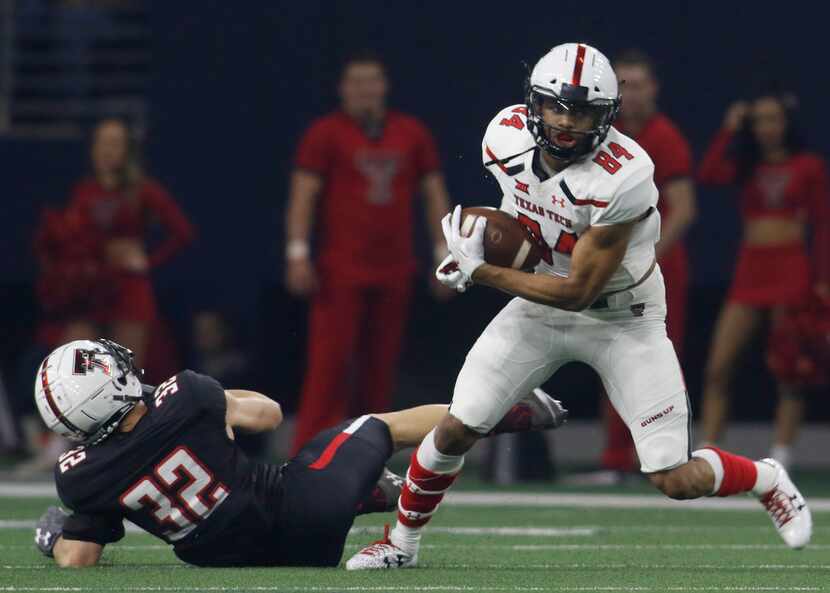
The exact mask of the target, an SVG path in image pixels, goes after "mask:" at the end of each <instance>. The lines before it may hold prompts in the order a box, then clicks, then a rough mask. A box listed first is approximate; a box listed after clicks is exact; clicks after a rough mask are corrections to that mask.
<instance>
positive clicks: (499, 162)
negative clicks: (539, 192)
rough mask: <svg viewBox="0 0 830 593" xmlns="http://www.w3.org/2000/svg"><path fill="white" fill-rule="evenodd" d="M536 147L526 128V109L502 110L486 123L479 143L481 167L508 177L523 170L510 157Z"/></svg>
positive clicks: (519, 107)
mask: <svg viewBox="0 0 830 593" xmlns="http://www.w3.org/2000/svg"><path fill="white" fill-rule="evenodd" d="M535 146H536V143H535V142H534V140H533V136H531V135H530V132H529V131H528V129H527V108H526V107H525V106H524V105H511V106H510V107H506V108H505V109H502V110H501V111H499V112H498V113H497V114H496V117H494V118H493V119H492V121H490V124H489V125H488V126H487V131H486V132H485V133H484V140H483V141H482V143H481V160H482V162H483V163H484V166H485V167H488V168H489V167H493V168H494V169H495V168H499V169H501V170H502V171H503V172H505V173H507V174H508V175H511V176H512V175H516V174H518V173H520V172H521V170H522V169H523V168H524V166H523V165H521V163H519V161H518V159H517V160H516V161H515V162H511V160H512V158H513V157H516V156H518V155H520V154H524V153H526V152H527V151H529V150H531V149H532V148H534V147H535Z"/></svg>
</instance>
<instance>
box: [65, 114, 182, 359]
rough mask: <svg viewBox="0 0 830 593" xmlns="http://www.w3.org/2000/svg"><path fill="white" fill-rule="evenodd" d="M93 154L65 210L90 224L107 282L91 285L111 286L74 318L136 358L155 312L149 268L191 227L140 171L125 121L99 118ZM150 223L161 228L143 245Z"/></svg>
mask: <svg viewBox="0 0 830 593" xmlns="http://www.w3.org/2000/svg"><path fill="white" fill-rule="evenodd" d="M91 157H92V175H91V176H90V177H88V178H85V179H83V180H81V181H80V182H79V183H78V184H77V185H76V186H75V188H74V191H73V192H72V198H71V201H70V204H69V207H68V210H69V215H70V216H78V217H79V218H80V220H81V221H82V222H83V224H85V225H86V226H87V227H88V228H90V229H91V230H90V231H89V235H90V236H91V237H94V240H95V241H96V242H97V244H96V255H97V256H98V257H99V258H102V259H99V260H98V262H97V263H99V264H100V265H102V266H103V268H104V270H105V271H104V273H105V274H106V275H107V276H108V278H109V280H110V282H109V283H108V285H107V286H99V285H97V283H96V285H94V286H89V288H90V289H92V290H93V291H106V292H108V293H109V294H101V295H99V298H100V299H101V301H102V303H101V306H90V307H88V308H87V309H86V311H84V313H83V314H82V315H80V318H81V319H83V320H84V321H86V322H89V323H91V324H92V325H94V326H95V327H96V328H100V329H98V331H97V332H96V333H100V332H101V331H104V332H105V333H106V334H107V336H108V337H111V338H112V339H114V340H115V341H116V342H119V343H120V344H124V345H125V346H127V347H129V348H131V349H132V350H133V352H135V354H136V359H137V360H138V361H139V364H141V363H142V362H143V361H144V353H145V349H146V345H147V341H148V339H149V332H150V329H151V327H152V324H153V323H154V322H155V321H156V318H157V310H156V300H155V295H154V292H153V286H152V283H151V280H150V272H151V270H152V269H153V268H155V267H157V266H159V265H161V264H163V263H164V262H166V261H167V260H169V259H170V258H171V257H172V256H173V255H175V254H176V253H177V252H178V251H180V250H181V249H182V248H183V247H184V246H186V245H187V244H188V243H190V242H191V241H192V240H193V238H194V235H195V233H194V229H193V226H192V225H191V224H190V222H189V221H188V219H187V217H186V216H185V215H184V214H183V212H182V211H181V209H180V208H179V206H178V205H177V204H176V202H175V201H174V199H173V198H172V197H171V196H170V194H169V193H168V192H167V190H166V189H165V188H164V187H163V186H162V185H161V184H160V183H159V182H158V181H156V180H154V179H152V178H150V177H148V176H146V175H145V174H144V172H143V171H142V169H141V166H140V163H139V158H138V147H137V146H136V141H135V139H134V138H133V137H132V132H131V130H130V129H129V127H128V126H127V124H126V123H125V122H123V121H121V120H118V119H105V120H103V121H101V122H100V123H99V124H98V125H97V126H96V128H95V130H94V132H93V137H92V151H91ZM155 223H160V224H161V225H162V226H163V227H164V229H165V231H166V234H167V236H166V238H165V239H164V240H163V241H162V242H161V243H160V244H158V245H156V246H155V247H154V248H153V249H152V250H148V248H147V244H146V242H147V235H148V233H149V231H150V229H151V225H153V224H155ZM86 337H93V338H94V337H96V336H86ZM67 339H69V338H67V337H64V338H63V340H67Z"/></svg>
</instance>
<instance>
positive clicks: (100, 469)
mask: <svg viewBox="0 0 830 593" xmlns="http://www.w3.org/2000/svg"><path fill="white" fill-rule="evenodd" d="M225 415H226V400H225V392H224V389H223V388H222V386H221V385H220V384H219V383H218V382H217V381H215V380H214V379H212V378H210V377H207V376H205V375H200V374H197V373H194V372H192V371H184V372H182V373H179V374H177V375H176V376H174V377H172V378H170V379H169V380H167V381H165V382H164V383H162V384H161V385H159V387H158V388H157V389H156V391H155V393H154V394H153V398H152V400H151V401H150V403H149V405H148V411H147V413H146V414H145V415H144V416H143V417H142V418H141V419H140V420H139V421H138V423H137V424H136V425H135V427H134V429H133V430H132V431H130V432H125V433H122V432H115V433H113V434H112V435H111V436H110V437H108V438H107V439H106V440H104V441H102V442H101V443H99V444H97V445H93V446H85V447H78V448H75V449H72V450H70V451H67V452H66V453H64V454H63V455H62V456H61V457H60V458H59V459H58V463H57V464H56V466H55V482H56V484H57V489H58V494H59V496H60V498H61V500H62V501H63V502H64V504H65V505H66V506H68V507H69V508H70V509H72V510H73V511H74V514H73V515H72V516H71V517H70V518H69V519H68V520H67V522H66V525H65V527H64V537H66V538H67V539H77V540H83V541H93V542H97V543H100V544H106V543H110V542H114V541H118V540H119V539H121V537H123V535H124V528H123V519H125V518H126V519H129V520H130V521H132V522H133V523H135V524H136V525H138V526H139V527H141V528H142V529H144V530H146V531H148V532H149V533H151V534H153V535H155V536H156V537H159V538H161V539H163V540H164V541H166V542H168V543H171V544H174V545H176V546H177V547H178V546H180V545H184V546H189V545H192V544H193V543H194V542H196V541H210V540H211V539H214V538H216V537H217V536H219V535H221V533H222V532H223V530H225V529H226V528H227V527H228V526H229V525H231V524H232V523H233V522H235V521H238V520H241V519H242V515H245V517H244V519H245V521H246V522H250V521H252V520H256V518H257V516H258V515H259V513H260V512H261V510H262V507H263V505H264V504H273V503H275V502H277V501H276V500H275V497H276V498H277V499H278V497H279V492H278V488H276V487H272V486H276V484H277V483H278V478H279V476H278V474H277V473H276V472H274V471H265V470H266V469H267V466H266V467H262V466H257V465H254V464H252V463H250V462H249V461H248V459H247V458H246V457H245V455H244V454H243V453H242V451H241V450H240V449H239V448H238V447H237V446H236V444H235V443H234V442H233V441H232V440H231V439H230V438H229V437H228V436H227V434H226V432H225ZM258 476H262V477H259V478H258ZM263 482H266V483H263ZM249 515H250V516H249Z"/></svg>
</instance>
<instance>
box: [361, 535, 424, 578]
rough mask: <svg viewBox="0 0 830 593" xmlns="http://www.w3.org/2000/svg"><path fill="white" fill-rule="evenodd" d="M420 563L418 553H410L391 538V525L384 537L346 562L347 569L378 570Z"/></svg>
mask: <svg viewBox="0 0 830 593" xmlns="http://www.w3.org/2000/svg"><path fill="white" fill-rule="evenodd" d="M417 564H418V554H417V553H416V554H408V553H406V552H404V551H403V550H402V549H400V548H399V547H398V546H396V545H395V544H393V543H392V542H391V541H390V540H389V525H387V526H386V527H385V528H384V531H383V539H380V540H378V541H376V542H375V543H373V544H370V545H368V546H366V547H365V548H363V549H362V550H360V551H359V552H358V553H357V554H355V555H354V556H352V557H351V558H349V560H348V561H347V562H346V570H378V569H382V568H412V567H414V566H416V565H417Z"/></svg>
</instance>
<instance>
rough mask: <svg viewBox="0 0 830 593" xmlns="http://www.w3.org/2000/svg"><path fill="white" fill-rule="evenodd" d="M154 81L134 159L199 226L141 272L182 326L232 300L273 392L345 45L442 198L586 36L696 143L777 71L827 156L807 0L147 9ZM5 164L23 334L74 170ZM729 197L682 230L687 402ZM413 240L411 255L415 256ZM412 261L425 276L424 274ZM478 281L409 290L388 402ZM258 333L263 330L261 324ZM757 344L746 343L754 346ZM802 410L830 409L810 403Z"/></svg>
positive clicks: (467, 191) (462, 312) (435, 378)
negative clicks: (36, 268)
mask: <svg viewBox="0 0 830 593" xmlns="http://www.w3.org/2000/svg"><path fill="white" fill-rule="evenodd" d="M152 6H153V8H152V21H151V24H152V31H153V55H154V57H153V79H152V84H151V90H150V96H149V100H150V119H149V122H148V124H149V125H148V130H147V139H146V144H145V153H146V156H147V162H148V165H149V169H150V171H151V172H152V174H153V175H155V176H157V177H159V178H160V179H161V180H162V181H163V182H164V183H165V184H166V185H167V186H168V187H169V188H170V189H171V190H172V192H173V193H174V195H176V196H177V198H178V199H179V201H180V203H181V204H182V205H183V207H184V208H185V209H186V210H187V211H188V213H189V214H190V215H191V217H192V218H193V220H194V222H195V223H196V224H197V225H198V227H199V229H200V239H199V241H198V244H197V245H196V246H195V247H194V248H191V249H190V250H188V252H187V253H186V254H185V255H183V256H182V257H180V258H179V259H177V260H176V261H175V262H173V263H171V264H170V265H168V266H167V267H165V268H164V269H163V270H161V271H159V272H158V274H157V275H156V277H155V281H156V286H157V288H158V291H159V294H160V298H161V301H162V305H163V308H164V312H165V314H166V315H167V316H168V317H169V318H171V319H174V320H177V322H176V323H177V329H178V331H179V332H183V331H184V330H185V323H184V321H186V319H187V314H188V312H189V311H191V310H193V309H194V308H195V307H201V306H212V305H216V306H219V307H221V308H223V309H227V310H229V311H231V312H233V313H235V314H236V315H237V317H238V319H239V320H240V322H241V324H242V326H243V327H244V328H247V332H248V333H247V335H248V336H249V337H250V338H251V340H252V342H253V343H255V344H257V345H258V347H259V348H260V351H261V353H262V357H261V365H260V366H261V369H262V375H263V378H262V379H260V381H261V382H264V383H265V384H266V385H267V386H268V387H270V388H271V389H274V390H276V391H277V393H279V394H280V397H282V398H283V399H286V400H288V401H290V400H291V399H292V398H293V396H294V392H295V390H296V382H297V381H298V378H299V374H300V371H301V365H302V340H303V326H304V324H303V317H302V316H303V312H304V309H303V305H302V303H297V302H295V301H292V300H291V299H288V298H287V297H286V296H285V295H284V294H283V292H282V290H281V287H280V279H281V276H282V269H281V257H282V253H281V245H282V230H281V220H282V214H283V206H284V203H285V194H286V187H287V173H288V172H289V169H290V163H291V158H292V151H293V149H294V145H295V142H296V140H297V138H298V137H299V135H300V133H301V131H302V130H303V128H304V127H305V126H306V125H307V124H308V123H309V121H310V120H311V119H312V118H313V117H315V116H317V115H320V114H322V113H324V112H325V111H327V110H329V109H331V108H333V107H334V106H335V95H334V83H335V79H336V76H337V72H338V65H339V62H340V60H341V59H342V57H343V56H344V54H345V53H348V52H349V51H351V50H355V49H360V48H364V47H370V48H374V49H377V50H379V51H380V52H381V53H382V54H383V55H384V56H385V57H386V59H387V60H388V66H389V71H390V74H391V79H392V85H393V86H392V97H391V99H392V103H393V105H394V106H396V107H398V108H400V109H403V110H406V111H410V112H412V113H414V114H416V115H417V116H419V117H421V118H422V119H423V120H424V121H425V122H426V123H427V124H428V125H429V126H430V127H431V128H432V130H433V131H434V133H435V135H436V137H437V139H438V141H439V145H440V148H441V152H442V156H443V163H444V166H445V170H446V174H447V179H448V183H449V187H450V190H451V193H452V196H453V198H454V200H455V201H458V202H462V203H465V204H481V203H493V202H494V201H495V200H496V199H497V196H498V192H497V190H496V188H495V187H494V186H493V185H491V184H490V182H489V181H488V180H487V179H486V178H485V176H484V172H483V170H482V168H481V165H480V161H479V144H480V140H481V134H482V132H483V129H484V126H485V125H486V124H487V122H488V121H489V119H490V118H491V117H492V116H493V114H494V113H495V112H496V111H498V110H499V109H500V108H501V107H503V106H504V105H507V104H510V103H514V102H518V101H521V99H522V82H523V77H524V68H523V66H522V61H527V62H530V63H531V64H532V63H533V62H534V61H535V60H536V59H538V57H540V56H541V55H542V54H543V53H544V52H545V51H546V50H547V49H549V48H550V47H551V46H553V45H556V44H558V43H561V42H565V41H576V40H579V41H584V42H587V43H591V44H593V45H596V46H598V47H599V48H601V49H602V50H604V51H605V52H606V53H607V54H609V55H611V56H613V55H614V54H615V52H617V51H619V50H622V49H625V48H628V47H632V46H636V47H640V48H642V49H644V50H646V51H647V52H649V53H650V54H652V55H653V56H654V58H655V59H656V61H657V64H658V68H659V72H660V76H661V79H662V106H663V108H664V110H665V111H666V112H667V113H668V114H669V115H670V116H671V117H673V118H674V119H675V120H676V121H677V122H678V124H679V125H680V127H681V128H682V129H683V130H684V131H685V132H686V133H687V135H688V137H689V139H690V141H691V142H692V145H693V147H694V149H695V153H696V155H697V156H700V154H701V152H702V150H703V148H704V147H705V143H706V142H707V139H708V138H709V137H710V135H711V134H712V133H713V132H714V131H715V129H716V128H717V126H718V125H719V122H720V120H721V117H722V114H723V112H724V110H725V108H726V106H727V105H728V104H729V102H730V101H732V100H734V99H735V98H738V97H741V96H742V95H744V94H746V93H747V92H748V90H749V89H750V88H751V87H753V86H754V84H755V83H756V82H757V81H759V80H765V79H769V78H776V79H779V80H782V81H784V82H785V83H787V84H788V85H789V86H790V87H791V88H793V89H794V90H795V91H796V92H797V93H798V94H799V95H800V97H801V102H802V107H803V116H804V117H803V120H804V122H806V123H808V124H809V126H808V131H809V136H810V137H811V138H812V139H813V140H814V143H815V146H816V148H817V149H818V150H819V151H820V152H822V153H823V154H825V155H826V154H828V148H830V146H828V138H830V124H828V121H827V118H826V109H825V105H824V102H825V101H824V97H825V96H826V94H827V91H828V90H830V88H828V87H830V84H828V79H827V75H826V68H827V64H826V63H827V58H826V57H825V54H824V53H823V52H822V51H821V49H823V48H822V47H821V41H822V38H823V35H825V34H826V33H825V27H824V23H823V19H819V18H817V15H816V14H814V13H815V10H816V9H815V8H811V5H810V4H809V3H807V2H791V3H789V4H788V5H787V6H786V9H783V10H782V7H781V5H780V4H773V3H765V2H760V3H757V2H756V3H753V4H751V5H748V4H746V5H744V4H743V3H741V4H738V3H735V5H731V4H730V3H714V2H711V3H708V2H695V3H688V4H684V3H680V2H675V3H621V2H604V1H595V2H590V3H586V2H564V1H560V2H555V3H548V4H539V3H522V4H504V3H496V2H435V1H428V2H412V3H390V2H380V1H377V2H371V1H368V2H363V1H361V2H358V1H355V2H327V1H322V0H306V1H305V2H302V3H297V2H234V3H230V2H221V1H218V0H207V1H204V2H199V3H195V2H154V3H153V4H152ZM0 163H2V165H0V171H2V176H3V180H4V183H3V187H4V190H3V199H2V204H3V216H2V219H0V225H2V232H0V236H2V239H0V241H2V252H0V291H1V292H2V303H0V304H2V305H3V306H2V313H0V316H2V319H3V321H2V323H3V327H4V328H5V334H6V337H7V340H5V345H4V346H3V347H2V353H3V355H4V357H5V358H4V364H5V365H6V367H7V368H9V367H10V366H11V365H12V364H13V362H14V358H15V355H16V353H17V351H18V348H17V346H16V345H15V344H16V342H13V341H12V337H13V336H22V337H23V338H24V339H25V336H26V335H27V333H28V332H29V331H30V330H31V326H32V315H33V314H34V313H33V304H32V302H31V293H30V283H31V280H32V276H33V262H32V259H31V257H30V255H29V251H28V245H29V243H28V241H29V237H30V234H31V231H32V228H33V224H34V221H35V217H36V214H37V212H38V209H39V208H40V207H41V206H42V205H44V204H47V203H58V202H61V201H63V200H64V199H65V198H66V195H67V191H68V188H69V186H70V184H71V183H72V182H73V180H74V179H76V178H77V177H78V176H79V174H80V173H82V172H83V171H85V168H86V147H85V145H83V144H82V143H80V142H67V141H64V142H32V141H28V142H23V141H13V140H0ZM730 197H731V192H729V191H712V190H709V189H705V188H701V189H700V191H699V199H700V218H699V221H698V223H697V224H696V225H695V227H694V229H693V231H692V233H691V235H690V237H689V245H690V248H691V253H692V258H693V275H694V278H693V287H692V295H691V298H690V304H691V310H690V319H689V336H688V344H687V352H688V356H687V358H686V361H685V362H686V373H687V379H688V382H689V387H690V391H691V394H692V396H693V399H697V398H698V396H699V382H700V377H699V376H700V367H701V364H702V360H703V356H704V354H705V348H706V343H707V340H708V336H709V331H710V329H711V324H712V322H713V318H714V315H715V314H716V312H717V307H718V305H719V302H720V299H721V297H722V295H723V292H724V291H725V289H726V284H727V282H728V277H729V273H730V271H731V265H732V264H731V262H732V254H733V252H734V248H735V245H736V241H737V235H738V233H739V228H738V221H737V216H736V213H735V209H734V206H733V203H732V201H731V200H730ZM422 251H423V252H424V253H428V252H429V250H428V249H423V248H422ZM427 273H429V270H427V269H426V267H425V269H424V277H426V274H427ZM502 300H503V299H502V298H501V297H500V296H498V295H495V294H492V293H489V292H488V291H487V290H486V289H478V290H476V291H474V292H473V294H469V295H465V296H464V297H462V298H459V299H456V300H455V302H453V303H452V304H451V305H450V306H448V307H440V306H437V305H435V304H434V303H432V302H431V301H430V300H429V298H428V297H427V296H426V293H425V291H422V293H421V294H420V295H419V299H418V300H417V302H416V303H415V305H414V317H413V323H412V332H411V334H410V340H409V342H408V345H407V351H406V356H405V360H404V377H405V381H402V385H404V387H402V389H401V398H402V400H406V401H411V400H414V399H418V398H427V399H433V398H441V399H446V397H448V392H449V390H451V387H452V379H453V376H454V373H455V371H456V370H457V368H458V366H459V365H460V363H461V361H462V360H463V355H464V353H465V351H466V349H467V348H468V347H469V345H470V344H471V343H472V340H473V339H474V338H475V336H476V335H477V334H478V332H479V331H480V330H481V329H482V328H483V325H484V324H485V323H486V321H487V319H488V318H489V315H490V313H491V312H492V311H494V310H495V308H497V307H498V305H499V304H500V303H501V302H502ZM265 328H267V330H266V329H265ZM761 346H762V344H759V348H760V347H761ZM759 356H760V355H759V354H758V353H757V352H756V353H754V354H753V355H752V356H751V361H750V363H749V365H748V366H747V371H746V372H744V373H743V375H742V378H741V381H740V385H741V390H740V398H741V399H740V402H741V405H739V406H737V408H738V414H739V416H741V417H759V416H766V415H768V413H769V411H770V410H771V409H772V400H771V393H772V392H771V385H770V382H769V379H768V377H767V376H766V375H765V373H764V372H763V369H762V364H761V360H760V358H759ZM564 375H565V376H564V377H562V378H561V379H562V380H561V381H559V388H558V392H560V393H562V395H564V396H565V397H566V399H568V400H569V403H571V406H572V407H573V408H574V409H575V412H576V414H577V415H578V416H580V415H587V414H592V413H593V410H594V409H595V407H596V404H595V399H594V396H593V394H592V393H593V385H594V382H593V379H592V377H591V376H590V374H588V373H587V372H585V371H579V370H571V371H567V372H565V373H564ZM813 409H814V411H815V414H813V416H814V417H824V418H827V417H828V416H830V411H828V406H827V404H826V403H824V402H822V400H817V401H815V402H814V405H813Z"/></svg>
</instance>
